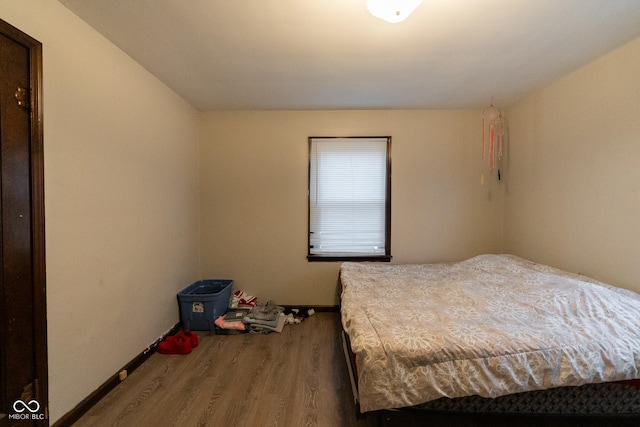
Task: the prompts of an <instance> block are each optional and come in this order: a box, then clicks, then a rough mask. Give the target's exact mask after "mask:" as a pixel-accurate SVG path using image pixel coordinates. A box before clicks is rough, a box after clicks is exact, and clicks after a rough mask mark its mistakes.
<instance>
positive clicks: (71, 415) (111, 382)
mask: <svg viewBox="0 0 640 427" xmlns="http://www.w3.org/2000/svg"><path fill="white" fill-rule="evenodd" d="M178 330H180V323H176V324H175V325H174V326H173V327H172V328H171V329H170V330H169V331H168V332H167V333H166V334H164V335H163V336H162V337H160V338H158V339H157V340H156V341H155V342H154V343H153V344H151V345H150V346H149V347H147V348H146V349H144V350H143V351H142V353H140V354H138V355H137V356H136V357H134V358H133V359H132V360H131V361H130V362H129V363H127V364H126V365H125V366H123V367H122V369H120V370H118V372H116V373H115V374H113V375H112V376H111V377H109V379H107V381H105V382H104V383H103V384H102V385H101V386H100V387H98V388H97V389H96V390H95V391H94V392H93V393H91V394H90V395H89V396H87V397H86V398H85V399H84V400H82V401H81V402H80V403H78V404H77V405H76V406H75V407H74V408H73V409H72V410H70V411H69V412H67V413H66V414H64V415H63V416H62V417H61V418H60V419H58V420H57V421H56V422H55V423H54V424H53V427H70V426H71V425H73V423H75V422H76V421H78V420H79V419H80V417H82V416H83V415H84V414H85V413H87V411H89V409H91V408H92V407H93V406H94V405H95V404H96V403H98V402H99V401H100V399H102V398H103V397H105V396H106V395H107V394H108V393H109V392H110V391H111V390H113V389H114V388H116V386H117V385H118V384H120V382H121V380H120V372H122V371H123V370H125V371H127V375H131V373H132V372H133V371H135V370H136V369H137V368H138V367H139V366H140V365H142V364H143V363H144V362H145V361H146V360H147V359H148V358H149V357H151V355H152V354H153V353H155V352H156V351H157V349H158V344H160V342H162V340H164V339H165V338H166V337H168V336H170V335H174V334H175V333H176V332H178Z"/></svg>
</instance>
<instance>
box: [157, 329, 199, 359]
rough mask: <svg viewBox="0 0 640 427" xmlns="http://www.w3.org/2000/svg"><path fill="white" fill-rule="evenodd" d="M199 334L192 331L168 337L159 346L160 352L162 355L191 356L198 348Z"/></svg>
mask: <svg viewBox="0 0 640 427" xmlns="http://www.w3.org/2000/svg"><path fill="white" fill-rule="evenodd" d="M198 344H199V342H198V334H197V333H195V332H192V331H180V332H178V333H177V334H175V335H173V336H168V337H166V338H165V339H164V341H162V342H161V343H160V344H158V352H159V353H162V354H189V353H191V350H192V349H194V348H195V347H197V346H198Z"/></svg>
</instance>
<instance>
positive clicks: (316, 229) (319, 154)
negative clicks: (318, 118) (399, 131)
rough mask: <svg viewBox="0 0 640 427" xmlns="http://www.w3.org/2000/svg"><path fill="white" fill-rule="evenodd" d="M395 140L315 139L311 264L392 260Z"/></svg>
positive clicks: (312, 142) (311, 171) (311, 158)
mask: <svg viewBox="0 0 640 427" xmlns="http://www.w3.org/2000/svg"><path fill="white" fill-rule="evenodd" d="M390 150H391V137H349V138H333V137H332V138H328V137H311V138H309V253H308V255H307V259H308V260H309V261H343V260H376V261H390V260H391V248H390V241H391V230H390V229H391V155H390Z"/></svg>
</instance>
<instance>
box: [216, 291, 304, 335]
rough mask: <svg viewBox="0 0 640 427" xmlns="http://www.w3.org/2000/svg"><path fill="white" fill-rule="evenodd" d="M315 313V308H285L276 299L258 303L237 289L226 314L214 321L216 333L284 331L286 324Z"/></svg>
mask: <svg viewBox="0 0 640 427" xmlns="http://www.w3.org/2000/svg"><path fill="white" fill-rule="evenodd" d="M247 302H249V303H247ZM313 314H314V310H313V309H297V308H287V309H285V308H284V307H281V306H279V305H276V303H275V302H274V301H267V302H266V303H258V302H257V299H256V298H255V297H251V296H247V295H245V294H244V293H243V292H242V291H236V293H235V294H234V299H233V302H232V304H231V308H230V309H229V311H228V312H227V313H226V314H225V315H224V316H220V317H218V318H217V319H216V320H215V322H214V323H215V325H216V333H217V334H222V335H232V334H238V333H246V332H249V333H253V334H270V333H271V332H282V328H283V327H284V325H285V324H296V323H301V322H302V321H303V320H304V319H305V318H306V317H308V316H311V315H313Z"/></svg>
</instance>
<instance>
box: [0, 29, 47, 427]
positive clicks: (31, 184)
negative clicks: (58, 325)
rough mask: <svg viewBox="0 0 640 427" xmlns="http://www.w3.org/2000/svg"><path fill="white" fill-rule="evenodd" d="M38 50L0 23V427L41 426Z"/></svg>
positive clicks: (42, 308) (43, 316) (43, 414)
mask: <svg viewBox="0 0 640 427" xmlns="http://www.w3.org/2000/svg"><path fill="white" fill-rule="evenodd" d="M41 52H42V49H41V45H40V43H38V42H37V41H35V40H33V39H32V38H30V37H29V36H26V35H25V34H23V33H21V32H20V31H18V30H17V29H15V28H13V27H11V26H10V25H9V24H7V23H5V22H3V21H0V261H1V263H0V267H1V271H0V425H10V426H11V425H15V424H19V425H21V426H22V425H47V424H48V421H47V418H48V417H47V403H48V402H47V390H46V387H47V378H46V377H47V359H46V307H45V305H46V303H45V280H44V278H45V275H44V209H43V197H42V196H43V179H42V170H43V168H42V113H41V109H40V89H41V67H42V62H41V58H42V53H41Z"/></svg>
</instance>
